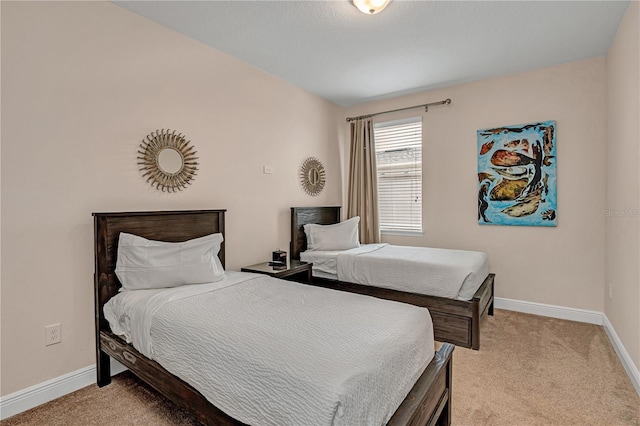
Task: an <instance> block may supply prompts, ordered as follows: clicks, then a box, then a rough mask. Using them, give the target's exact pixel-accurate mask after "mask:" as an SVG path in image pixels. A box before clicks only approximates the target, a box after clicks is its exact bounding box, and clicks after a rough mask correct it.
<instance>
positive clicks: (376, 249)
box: [290, 207, 494, 350]
mask: <svg viewBox="0 0 640 426" xmlns="http://www.w3.org/2000/svg"><path fill="white" fill-rule="evenodd" d="M339 223H340V207H292V208H291V247H290V251H291V258H292V259H301V260H303V261H309V262H313V284H314V285H316V286H321V287H326V288H330V289H334V290H341V291H346V292H353V293H359V294H365V295H369V296H374V297H378V298H382V299H388V300H395V301H400V302H405V303H410V304H413V305H416V306H422V307H426V308H428V309H429V312H430V314H431V318H432V320H433V327H434V334H435V339H436V340H438V341H443V342H449V343H453V344H455V345H458V346H463V347H466V348H472V349H476V350H478V349H480V321H481V319H482V318H483V317H484V316H485V315H493V304H494V289H493V286H494V274H490V273H489V269H488V268H489V267H488V261H487V258H486V255H485V254H484V253H479V252H471V251H458V250H442V249H430V248H415V247H413V248H412V247H398V246H388V245H374V244H370V245H365V246H362V247H356V248H351V249H348V250H322V248H323V247H322V246H323V245H324V247H329V248H331V247H333V246H335V245H338V246H342V248H347V247H350V245H349V242H350V240H349V239H350V238H352V237H350V229H352V228H350V227H349V226H342V225H347V224H346V222H342V224H341V225H340V226H341V228H338V227H335V226H334V227H326V226H325V227H324V228H326V229H327V231H329V230H330V229H331V228H333V230H332V231H330V232H332V233H333V234H331V233H329V232H326V236H324V237H323V239H322V240H321V241H320V245H318V244H315V245H316V246H319V247H308V245H309V244H308V241H307V232H309V231H311V230H312V229H310V228H309V225H312V226H314V225H335V224H339ZM305 227H307V230H306V232H305ZM315 238H316V239H318V237H317V236H316V237H315ZM331 238H334V239H336V241H335V242H333V245H332V244H331V243H330V242H329V243H327V239H331ZM356 238H357V235H356ZM318 248H320V250H318ZM425 259H426V260H427V261H426V262H425ZM427 287H429V288H428V289H427Z"/></svg>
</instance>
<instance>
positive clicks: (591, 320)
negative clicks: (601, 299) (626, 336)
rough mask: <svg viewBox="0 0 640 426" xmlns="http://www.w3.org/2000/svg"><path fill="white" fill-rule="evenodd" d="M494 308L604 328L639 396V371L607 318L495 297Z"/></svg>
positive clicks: (587, 312)
mask: <svg viewBox="0 0 640 426" xmlns="http://www.w3.org/2000/svg"><path fill="white" fill-rule="evenodd" d="M494 307H495V308H497V309H505V310H508V311H516V312H523V313H526V314H534V315H540V316H544V317H552V318H559V319H566V320H570V321H578V322H584V323H588V324H597V325H601V326H603V327H604V331H605V332H606V333H607V336H608V337H609V341H610V342H611V345H612V346H613V349H614V350H615V351H616V354H617V355H618V358H619V359H620V362H621V363H622V366H623V367H624V370H625V371H626V372H627V375H628V376H629V379H630V380H631V384H632V385H633V387H634V388H635V389H636V392H637V393H638V395H640V371H639V370H638V367H637V366H636V365H635V364H634V362H633V359H632V358H631V355H629V352H627V349H626V348H625V347H624V345H623V344H622V341H621V340H620V338H619V337H618V334H617V333H616V331H615V329H614V328H613V325H612V324H611V322H609V318H607V316H606V315H605V314H604V313H602V312H597V311H587V310H584V309H575V308H565V307H562V306H555V305H545V304H544V303H532V302H523V301H521V300H512V299H503V298H500V297H496V298H495V300H494Z"/></svg>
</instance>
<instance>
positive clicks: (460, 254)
mask: <svg viewBox="0 0 640 426" xmlns="http://www.w3.org/2000/svg"><path fill="white" fill-rule="evenodd" d="M300 259H301V260H303V261H305V262H313V276H314V277H320V278H328V279H336V280H339V281H344V282H351V283H356V284H364V285H370V286H375V287H383V288H390V289H394V290H400V291H408V292H412V293H418V294H425V295H430V296H439V297H447V298H452V299H458V300H471V299H472V298H473V295H474V294H475V293H476V291H477V290H478V288H479V287H480V286H481V285H482V283H483V282H484V280H485V278H486V277H487V275H488V274H489V259H488V256H487V255H486V253H482V252H477V251H469V250H451V249H439V248H431V247H406V246H394V245H390V244H366V245H362V246H360V247H357V248H354V249H350V250H342V251H305V252H302V253H300Z"/></svg>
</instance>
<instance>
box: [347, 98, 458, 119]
mask: <svg viewBox="0 0 640 426" xmlns="http://www.w3.org/2000/svg"><path fill="white" fill-rule="evenodd" d="M450 103H451V99H445V100H444V101H439V102H431V103H428V104H422V105H414V106H410V107H406V108H398V109H392V110H390V111H382V112H375V113H373V114H367V115H359V116H357V117H347V123H349V122H351V121H354V120H360V119H362V118H371V117H375V116H376V115H381V114H389V113H391V112H398V111H404V110H407V109H414V108H422V107H424V110H425V112H426V111H429V107H430V106H434V105H449V104H450Z"/></svg>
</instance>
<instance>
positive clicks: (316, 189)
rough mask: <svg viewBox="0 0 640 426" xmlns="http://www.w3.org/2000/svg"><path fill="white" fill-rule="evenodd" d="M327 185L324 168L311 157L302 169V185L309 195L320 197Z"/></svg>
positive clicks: (303, 164)
mask: <svg viewBox="0 0 640 426" xmlns="http://www.w3.org/2000/svg"><path fill="white" fill-rule="evenodd" d="M324 183H325V171H324V166H323V165H322V163H321V162H320V160H318V159H317V158H314V157H309V158H307V159H306V160H304V162H303V163H302V166H301V167H300V184H301V185H302V188H303V189H304V190H305V191H306V192H307V194H309V195H318V194H319V193H321V192H322V189H323V188H324Z"/></svg>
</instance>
